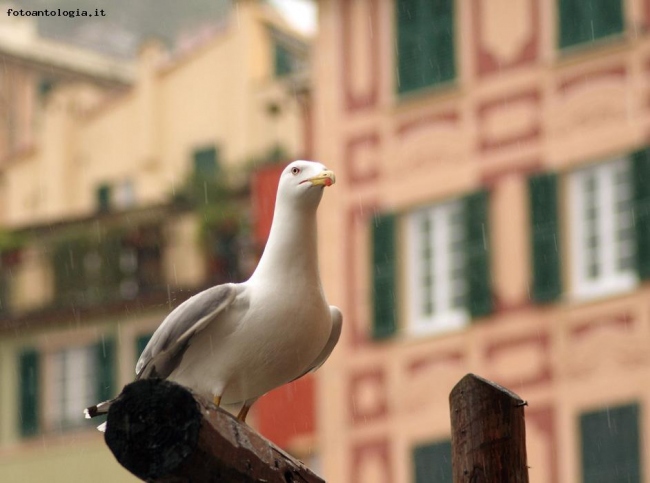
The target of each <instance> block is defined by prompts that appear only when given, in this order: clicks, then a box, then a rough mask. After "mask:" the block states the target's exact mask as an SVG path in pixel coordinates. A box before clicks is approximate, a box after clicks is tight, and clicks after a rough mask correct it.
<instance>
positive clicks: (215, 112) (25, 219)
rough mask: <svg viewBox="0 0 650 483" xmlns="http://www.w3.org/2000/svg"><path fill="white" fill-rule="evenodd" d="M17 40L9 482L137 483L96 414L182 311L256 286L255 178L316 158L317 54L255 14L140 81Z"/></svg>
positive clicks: (12, 114) (5, 156)
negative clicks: (244, 280)
mask: <svg viewBox="0 0 650 483" xmlns="http://www.w3.org/2000/svg"><path fill="white" fill-rule="evenodd" d="M12 20H13V19H12ZM7 25H8V24H7ZM11 28H14V29H16V30H15V32H18V31H19V29H22V30H20V31H21V32H23V33H22V34H20V35H22V36H23V37H22V43H21V42H18V44H19V45H16V40H17V39H18V40H20V38H21V37H20V35H18V34H16V35H6V36H3V35H2V32H3V26H2V25H0V61H1V62H2V63H3V65H5V66H6V69H5V70H4V71H3V72H2V73H1V74H0V98H1V99H2V100H3V102H2V103H0V119H2V121H0V163H1V164H0V178H1V180H2V181H1V182H0V227H1V230H0V266H1V267H2V272H1V276H0V302H1V303H0V481H60V482H70V481H79V482H86V481H91V480H92V481H98V482H101V481H106V482H109V481H110V482H113V481H134V480H135V478H133V477H132V476H130V475H129V474H128V473H127V472H126V471H125V470H123V469H122V468H121V466H120V465H119V464H117V463H116V462H115V460H114V458H113V457H112V455H111V454H110V452H109V451H108V450H107V448H106V446H105V444H104V442H103V438H102V437H101V435H99V434H98V433H97V432H96V431H95V429H94V427H95V426H96V424H86V423H85V422H84V420H83V419H82V414H81V412H80V411H81V410H82V409H83V408H82V406H84V405H87V404H92V403H95V402H96V401H97V400H99V399H102V398H104V397H109V396H110V395H112V394H116V393H117V392H119V389H120V388H121V387H122V386H123V385H124V384H126V383H128V382H130V381H131V380H132V379H133V376H134V372H133V370H134V367H135V362H136V359H137V357H138V356H139V354H140V352H141V350H142V349H143V347H144V344H146V342H147V340H148V337H149V336H150V334H151V333H152V332H153V331H154V330H155V328H156V327H157V326H158V325H159V324H160V322H161V321H162V320H163V318H164V317H165V316H166V315H167V314H168V313H169V311H170V310H171V308H173V307H174V306H175V305H177V304H178V303H180V302H181V301H182V300H184V299H186V298H187V297H189V296H190V295H192V294H193V293H196V291H198V290H200V289H202V288H205V287H207V286H208V285H211V284H214V283H219V282H222V281H225V280H226V279H229V280H236V279H237V278H241V277H243V276H245V275H246V274H247V273H248V272H249V271H250V266H251V263H252V262H254V259H255V250H256V248H252V247H250V246H249V245H250V243H249V241H248V239H249V234H248V233H247V232H246V229H245V226H246V224H247V221H246V220H248V222H250V223H254V222H255V220H250V217H251V214H250V205H249V202H248V188H247V181H248V175H249V174H250V171H251V169H252V168H254V167H255V166H257V165H259V164H260V163H263V162H266V161H271V160H276V161H277V160H280V161H284V160H286V159H287V157H298V156H300V155H301V154H302V153H303V150H304V149H305V146H306V137H305V136H306V135H307V132H306V131H305V130H304V129H303V123H304V120H305V116H306V115H308V110H307V106H306V104H305V100H306V99H305V97H304V94H305V92H306V91H305V81H306V79H307V77H306V68H307V66H308V49H309V42H308V39H306V38H304V37H302V36H300V35H299V34H296V33H295V32H294V31H293V30H292V29H291V28H289V27H288V25H287V24H286V23H285V22H284V20H283V19H282V18H281V17H279V16H278V14H277V13H276V12H275V11H274V10H273V9H271V8H270V7H269V6H268V5H265V4H263V3H262V2H252V1H251V2H248V1H243V2H237V3H236V4H235V5H234V6H233V9H232V11H231V12H230V15H229V16H228V18H227V19H225V20H224V22H223V23H222V24H220V25H217V26H215V27H214V29H213V30H212V31H211V32H209V33H208V34H205V33H204V35H202V36H201V37H200V38H198V37H197V39H196V41H193V42H187V41H186V43H185V45H184V47H183V48H182V49H181V50H176V51H174V52H168V51H166V50H165V49H164V48H163V47H162V46H161V45H159V44H157V43H156V42H149V43H147V44H145V45H143V47H142V49H141V51H140V54H139V57H138V58H137V60H136V61H135V62H134V63H127V62H115V61H112V60H110V59H106V58H104V57H102V56H98V55H95V54H89V53H87V52H84V51H81V50H79V49H76V48H72V47H66V46H61V45H59V44H56V43H54V42H50V41H45V40H43V39H38V38H37V37H36V36H35V34H34V32H33V31H32V32H26V30H25V29H30V27H29V26H27V27H25V26H24V25H22V26H18V27H17V26H16V25H15V24H12V27H11ZM9 101H11V102H9ZM277 158H282V159H277ZM224 189H225V190H226V191H227V193H228V195H227V196H226V195H224V194H223V190H224ZM242 227H244V228H242ZM242 254H243V255H242ZM247 257H249V258H250V260H249V259H247ZM77 413H78V414H77ZM93 423H95V421H93Z"/></svg>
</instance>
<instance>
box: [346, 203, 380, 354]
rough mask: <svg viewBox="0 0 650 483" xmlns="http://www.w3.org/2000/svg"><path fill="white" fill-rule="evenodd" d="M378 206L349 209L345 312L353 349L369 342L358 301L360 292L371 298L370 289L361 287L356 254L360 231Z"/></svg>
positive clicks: (352, 207) (355, 206) (356, 206)
mask: <svg viewBox="0 0 650 483" xmlns="http://www.w3.org/2000/svg"><path fill="white" fill-rule="evenodd" d="M377 206H378V205H377V204H371V205H362V206H359V205H354V206H351V207H350V208H348V214H347V225H348V228H347V230H346V233H345V235H344V236H345V241H344V256H343V260H342V261H343V263H344V267H343V273H344V274H345V280H346V281H347V284H348V287H349V288H348V290H346V292H345V305H346V308H345V310H344V311H343V313H344V314H346V318H347V321H348V322H346V324H347V325H349V327H350V331H351V332H352V337H351V340H350V342H351V344H352V346H353V347H359V346H361V345H363V344H364V343H366V342H367V341H368V330H369V328H366V326H364V324H363V323H362V317H361V315H360V314H359V306H360V305H361V302H360V301H359V300H358V294H359V291H360V290H363V296H364V297H369V293H368V290H370V289H369V287H360V283H359V275H358V273H357V269H356V264H355V261H356V260H357V259H358V257H359V256H366V255H359V254H357V253H356V246H357V244H358V243H357V238H358V236H359V231H360V230H364V229H365V227H366V226H367V224H368V220H369V219H370V217H371V216H374V214H375V212H376V211H377Z"/></svg>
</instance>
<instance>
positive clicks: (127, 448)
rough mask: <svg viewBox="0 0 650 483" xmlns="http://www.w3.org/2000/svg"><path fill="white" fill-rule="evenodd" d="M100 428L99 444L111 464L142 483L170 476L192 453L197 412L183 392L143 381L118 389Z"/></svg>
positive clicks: (165, 384) (173, 386)
mask: <svg viewBox="0 0 650 483" xmlns="http://www.w3.org/2000/svg"><path fill="white" fill-rule="evenodd" d="M106 422H107V426H106V433H105V440H106V444H107V445H108V447H109V448H110V450H111V451H112V452H113V454H114V455H115V458H116V459H117V460H118V461H119V462H120V464H121V465H122V466H124V467H125V468H126V469H127V470H129V471H130V472H131V473H133V474H134V475H136V476H137V477H139V478H142V479H144V480H148V479H156V478H160V477H162V476H164V475H167V474H169V473H172V472H173V471H174V470H175V469H176V468H178V467H179V466H180V465H181V464H182V463H183V462H184V461H185V459H186V458H187V457H188V456H189V455H190V454H191V453H192V452H193V451H194V448H195V447H196V444H197V441H198V439H199V430H200V429H201V412H200V410H199V406H198V404H197V402H196V401H195V400H194V398H193V397H192V394H191V393H190V392H189V391H187V390H186V389H184V388H183V387H181V386H179V385H177V384H174V383H172V382H169V381H161V380H155V379H145V380H141V381H137V382H134V383H131V384H129V385H127V386H126V387H125V388H124V390H123V391H122V394H121V395H120V397H119V398H117V400H116V401H115V402H114V403H113V404H112V405H111V408H110V410H109V412H108V419H107V421H106Z"/></svg>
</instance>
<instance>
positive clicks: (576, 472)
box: [0, 0, 650, 483]
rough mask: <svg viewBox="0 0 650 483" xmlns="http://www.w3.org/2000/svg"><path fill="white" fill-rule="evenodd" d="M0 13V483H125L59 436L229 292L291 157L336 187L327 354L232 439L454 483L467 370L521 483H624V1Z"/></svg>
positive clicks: (631, 32) (331, 201) (648, 174)
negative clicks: (207, 299) (524, 471)
mask: <svg viewBox="0 0 650 483" xmlns="http://www.w3.org/2000/svg"><path fill="white" fill-rule="evenodd" d="M0 7H1V8H0V266H1V272H0V481H2V482H4V481H7V482H13V481H27V482H32V481H33V482H40V481H48V482H87V481H94V482H96V483H101V482H115V481H135V478H134V477H132V476H131V475H130V474H128V473H127V472H126V471H125V470H123V469H122V468H121V466H119V464H118V463H116V462H115V460H114V458H113V456H112V455H111V454H110V452H109V451H108V449H107V448H106V446H105V444H104V442H103V438H102V436H101V434H100V433H98V432H97V431H96V430H95V429H94V427H95V421H93V422H92V424H91V423H88V422H86V421H85V420H83V419H82V410H83V408H84V407H86V406H88V405H90V404H94V403H96V402H97V401H99V400H103V399H105V398H107V397H110V396H113V395H115V394H117V393H119V392H120V390H121V388H122V387H123V385H124V384H126V383H128V382H130V381H131V380H132V378H133V377H134V372H133V371H134V366H135V362H136V360H137V358H138V356H139V354H140V352H141V351H142V349H143V348H144V346H145V345H146V343H147V341H148V339H149V337H150V335H151V334H152V333H153V331H154V330H155V329H156V327H157V326H158V324H159V323H160V322H161V321H162V319H163V318H164V317H165V316H166V314H167V313H168V312H169V311H170V310H171V309H172V308H173V307H174V306H176V305H178V304H179V303H180V302H182V301H183V300H185V299H187V298H188V297H189V296H191V295H193V294H194V293H196V292H198V291H200V290H202V289H204V288H206V287H208V286H211V285H214V284H217V283H223V282H225V281H241V280H244V279H246V278H247V277H248V275H250V273H251V272H252V270H253V268H254V267H255V264H256V262H257V260H258V258H259V256H260V254H261V252H262V250H263V247H264V244H265V241H266V237H267V236H268V230H269V227H270V223H271V219H272V212H273V205H274V198H275V190H276V186H277V179H278V176H279V173H280V171H281V170H282V168H283V167H284V166H285V165H286V164H287V162H289V161H291V160H293V159H296V158H307V159H316V160H319V161H321V162H323V163H324V164H326V165H327V166H328V167H329V168H331V169H333V170H334V171H335V172H336V174H337V184H336V185H335V186H333V187H332V188H331V189H328V190H327V191H326V193H325V196H324V199H323V202H322V204H321V207H320V210H319V230H320V231H319V242H320V247H319V250H320V252H319V257H320V267H321V276H322V278H323V283H324V286H325V292H326V293H327V296H328V299H329V301H330V303H332V304H335V305H337V306H339V307H340V308H341V309H342V311H343V314H344V333H343V335H342V337H341V340H340V342H339V345H338V347H337V349H336V350H335V351H334V353H333V354H332V356H331V358H330V359H329V360H328V362H327V363H326V364H325V365H324V366H323V367H322V368H321V369H320V370H319V371H318V372H317V373H316V374H315V375H312V376H308V377H305V378H303V379H301V380H299V381H297V382H295V383H292V384H291V385H288V386H285V387H283V388H280V389H278V390H276V391H273V392H272V393H270V394H268V395H267V396H265V397H263V398H262V399H261V400H260V401H259V402H258V403H257V404H256V405H255V406H253V411H252V413H251V417H250V418H249V421H250V423H251V425H253V426H254V427H255V428H257V429H258V430H259V431H260V432H261V433H262V434H264V435H265V436H266V437H268V438H269V439H271V440H272V441H274V442H275V443H277V444H278V445H280V446H282V447H283V448H285V449H286V450H287V451H289V452H290V453H292V454H293V455H295V456H297V457H299V458H301V459H303V460H304V461H305V462H306V463H307V465H308V466H310V467H312V468H313V469H314V470H315V471H316V472H318V473H319V474H321V475H323V476H324V477H325V478H326V479H327V480H328V481H330V482H350V483H393V482H396V483H411V482H413V483H427V482H433V483H438V482H451V462H450V455H451V444H450V423H449V407H448V395H449V392H450V391H451V389H452V388H453V386H454V385H455V384H456V383H457V382H458V381H459V380H460V379H461V378H462V377H463V376H464V375H465V374H466V373H468V372H473V373H476V374H479V375H481V376H483V377H486V378H489V379H492V380H494V381H496V382H498V383H499V384H501V385H504V386H506V387H508V388H510V389H511V390H513V391H515V392H516V393H517V394H518V395H519V396H521V397H522V398H523V399H526V400H527V401H528V404H529V406H528V407H527V408H526V424H527V426H526V431H527V445H528V459H529V466H530V470H529V471H530V479H531V481H532V482H537V483H560V482H566V483H569V482H577V481H581V482H589V483H616V482H625V483H637V482H639V483H640V482H643V481H646V482H648V481H650V470H649V469H648V462H650V447H649V446H648V445H647V444H646V443H645V438H644V436H645V435H648V434H650V418H648V417H647V416H645V415H647V414H648V413H649V410H650V408H649V404H650V350H649V349H648V347H649V345H650V303H649V300H650V297H649V295H650V287H649V286H648V283H646V280H647V279H648V278H650V154H649V153H650V151H648V148H647V146H648V145H649V144H650V142H649V139H650V85H649V83H648V81H649V79H650V34H649V33H648V28H649V27H650V1H647V0H556V1H554V2H544V1H541V0H519V1H516V2H514V1H509V0H490V1H489V2H488V1H486V0H466V1H454V0H318V1H316V0H314V1H309V0H276V1H262V0H233V1H228V0H192V1H189V2H184V3H180V2H174V1H171V0H165V1H162V0H156V1H153V0H138V1H136V2H127V1H125V0H120V1H117V0H116V1H113V2H110V3H108V2H99V1H98V0H75V1H74V2H71V1H68V0H57V1H56V2H52V1H49V0H24V1H14V2H13V3H12V4H2V5H1V6H0ZM45 8H48V9H52V8H56V9H61V11H66V12H71V13H73V14H75V17H74V18H71V15H70V13H68V15H67V16H61V17H42V16H41V17H35V16H27V15H26V14H24V15H22V16H21V15H15V13H16V12H17V11H20V9H23V12H27V11H29V12H30V13H31V12H32V11H38V10H43V9H45ZM77 9H79V12H77ZM84 10H86V11H87V12H88V13H89V15H91V16H83V13H82V12H83V11H84ZM95 13H97V15H96V16H95Z"/></svg>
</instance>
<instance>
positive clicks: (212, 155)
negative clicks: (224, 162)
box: [194, 146, 219, 178]
mask: <svg viewBox="0 0 650 483" xmlns="http://www.w3.org/2000/svg"><path fill="white" fill-rule="evenodd" d="M218 171H219V162H218V155H217V148H216V147H214V146H211V147H208V148H205V149H197V150H196V151H194V174H195V175H196V176H200V177H202V178H214V177H215V176H216V175H217V172H218Z"/></svg>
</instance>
